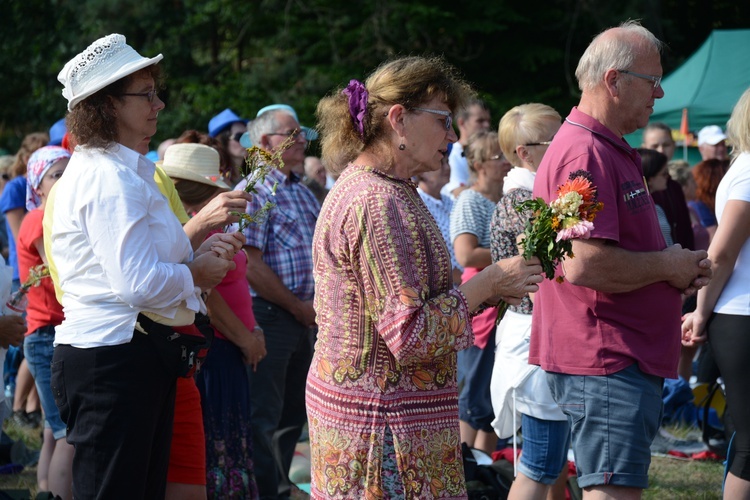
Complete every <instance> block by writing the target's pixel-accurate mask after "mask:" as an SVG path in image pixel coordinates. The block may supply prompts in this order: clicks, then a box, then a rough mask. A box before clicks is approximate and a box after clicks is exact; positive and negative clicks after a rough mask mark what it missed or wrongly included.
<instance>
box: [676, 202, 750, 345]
mask: <svg viewBox="0 0 750 500" xmlns="http://www.w3.org/2000/svg"><path fill="white" fill-rule="evenodd" d="M748 238H750V203H748V202H745V201H739V200H730V201H728V202H727V204H726V206H725V207H724V212H723V214H722V216H721V224H720V225H719V226H718V228H717V230H716V235H715V236H714V238H713V240H712V241H711V246H710V247H709V248H708V255H709V256H710V258H711V262H712V265H711V269H712V270H713V278H712V279H711V282H710V283H709V284H708V285H707V286H706V287H705V288H703V289H702V290H700V291H699V292H698V303H697V306H696V308H695V312H694V313H693V314H692V315H690V316H689V317H688V318H686V319H685V322H684V323H683V325H682V333H683V343H684V344H686V345H693V344H694V343H696V342H697V343H700V342H703V341H705V340H706V332H705V328H706V323H707V322H708V319H709V318H710V317H711V313H712V312H713V310H714V306H715V305H716V302H717V301H718V300H719V297H720V296H721V292H722V291H723V290H724V286H725V285H726V284H727V281H729V278H730V277H731V276H732V272H733V271H734V266H735V263H736V262H737V256H738V255H739V254H740V250H741V249H742V246H743V245H744V244H745V242H746V241H747V239H748Z"/></svg>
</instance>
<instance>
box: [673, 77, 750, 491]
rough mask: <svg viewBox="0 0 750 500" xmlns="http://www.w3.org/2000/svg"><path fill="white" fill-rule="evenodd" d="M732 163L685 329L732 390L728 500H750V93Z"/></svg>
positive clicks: (734, 120) (736, 115) (738, 116)
mask: <svg viewBox="0 0 750 500" xmlns="http://www.w3.org/2000/svg"><path fill="white" fill-rule="evenodd" d="M727 136H728V139H729V142H731V144H732V148H733V150H732V157H733V160H732V164H731V167H730V168H729V170H728V171H727V173H726V174H725V175H724V177H723V178H722V179H721V182H720V183H719V187H718V189H717V190H716V218H717V219H718V223H719V224H718V226H717V229H716V234H715V235H714V237H713V239H712V240H711V245H710V246H709V247H708V257H709V259H711V262H712V263H713V264H712V266H711V269H712V271H713V278H712V279H711V282H710V283H709V284H708V285H707V286H706V287H704V288H702V289H700V290H699V291H698V301H697V302H698V304H697V306H696V308H695V312H694V313H692V315H690V316H688V317H687V318H686V319H685V321H684V323H683V324H682V339H683V340H682V343H683V344H684V345H694V344H695V343H702V342H705V341H706V340H708V342H710V343H711V350H712V353H713V355H714V358H715V359H716V364H717V365H718V367H719V370H720V371H721V376H722V378H723V379H724V384H725V387H726V398H727V407H728V408H731V412H732V423H733V424H734V427H735V435H734V437H733V439H732V444H731V445H730V450H729V452H728V453H727V455H728V456H727V471H728V473H727V475H726V480H725V484H724V498H727V499H730V498H731V499H748V498H750V385H749V384H748V383H747V373H748V372H747V367H748V362H750V89H748V90H746V91H745V93H744V94H742V97H740V100H739V101H738V102H737V104H736V105H735V107H734V110H733V111H732V116H731V118H730V119H729V122H728V123H727Z"/></svg>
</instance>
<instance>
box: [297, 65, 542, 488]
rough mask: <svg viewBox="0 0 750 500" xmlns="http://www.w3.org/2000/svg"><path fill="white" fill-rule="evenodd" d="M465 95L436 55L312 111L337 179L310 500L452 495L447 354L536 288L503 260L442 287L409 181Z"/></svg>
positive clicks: (453, 432)
mask: <svg viewBox="0 0 750 500" xmlns="http://www.w3.org/2000/svg"><path fill="white" fill-rule="evenodd" d="M470 95H471V90H470V88H469V86H468V85H467V84H466V83H464V82H463V81H462V80H461V79H460V78H459V77H458V76H457V75H456V72H455V70H454V69H453V68H452V67H450V66H448V65H447V64H446V63H445V62H443V61H442V60H441V59H436V58H423V57H406V58H401V59H397V60H394V61H391V62H388V63H385V64H383V65H381V66H380V67H379V68H378V69H376V70H375V71H374V72H373V73H372V75H371V76H370V77H369V78H368V79H367V80H366V82H365V83H364V84H362V83H360V82H358V81H356V80H352V81H351V82H350V83H349V85H348V86H347V87H346V88H345V89H343V90H341V91H338V92H335V93H333V94H332V95H330V96H328V97H326V98H324V99H323V100H321V102H320V103H319V105H318V118H319V130H320V132H321V137H322V152H323V161H324V163H325V164H326V165H327V166H328V168H329V169H332V170H333V171H334V172H335V173H341V176H340V177H339V179H338V181H337V182H336V184H335V185H334V187H333V189H332V190H331V192H330V193H329V194H328V196H327V197H326V200H325V203H324V204H323V208H322V210H321V215H320V218H319V219H318V224H317V227H316V229H315V237H314V240H313V259H314V275H315V283H316V296H315V310H316V313H317V322H318V328H319V330H318V339H317V343H316V346H315V355H314V358H313V362H312V365H311V367H310V372H309V375H308V384H307V411H308V421H309V426H310V447H311V462H312V484H311V494H312V497H313V498H420V499H426V498H466V487H465V481H464V474H463V465H462V458H461V448H460V443H459V428H458V404H457V388H456V352H457V351H459V350H461V349H465V348H466V347H468V346H469V345H471V344H472V342H473V333H472V330H471V319H470V314H471V313H472V312H475V311H477V310H479V309H481V308H482V307H483V306H486V305H495V304H497V302H498V300H499V299H500V298H501V297H503V298H506V299H507V300H510V301H512V302H513V303H519V301H520V298H521V297H522V296H524V295H525V294H526V293H529V292H533V291H536V289H537V288H538V287H537V283H539V281H541V275H540V273H541V267H540V266H539V263H538V261H537V260H536V259H534V260H532V261H525V260H524V259H523V258H521V257H514V258H511V259H507V260H504V261H501V262H499V263H497V264H495V265H491V266H488V267H487V268H486V269H485V270H483V271H482V272H481V273H479V274H478V275H477V276H476V277H475V278H473V279H472V280H470V281H468V282H467V283H464V284H462V285H461V286H460V287H459V288H454V287H453V283H452V279H451V263H450V258H449V254H448V250H447V248H446V246H445V242H444V241H443V237H442V235H441V233H440V230H439V229H438V227H437V225H436V224H435V221H434V219H433V218H432V216H431V215H430V213H429V212H428V210H427V208H426V207H425V205H424V203H423V202H422V200H421V198H420V197H419V194H418V193H417V190H416V185H415V184H414V183H413V182H412V181H411V178H412V176H414V175H416V174H419V173H420V172H425V171H430V170H437V169H439V168H440V165H441V161H442V160H443V158H444V157H445V155H446V152H447V149H448V144H449V143H450V142H453V141H455V140H456V134H455V132H454V131H453V129H452V127H451V121H452V116H453V115H452V113H453V112H454V111H455V110H456V109H458V107H460V106H461V105H462V104H464V103H465V102H466V101H467V99H468V98H469V96H470Z"/></svg>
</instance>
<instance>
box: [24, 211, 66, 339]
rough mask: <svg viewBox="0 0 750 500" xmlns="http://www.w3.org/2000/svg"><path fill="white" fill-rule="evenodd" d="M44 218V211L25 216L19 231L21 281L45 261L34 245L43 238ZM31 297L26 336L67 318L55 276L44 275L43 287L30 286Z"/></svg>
mask: <svg viewBox="0 0 750 500" xmlns="http://www.w3.org/2000/svg"><path fill="white" fill-rule="evenodd" d="M42 217H44V211H43V210H39V209H37V210H32V211H31V212H29V213H27V214H26V217H24V218H23V222H22V223H21V229H20V230H19V231H18V244H17V245H16V250H17V251H18V275H19V277H20V279H21V283H23V282H25V281H26V280H27V279H28V278H29V269H31V268H32V267H34V266H38V265H39V264H42V263H43V262H42V257H41V256H40V255H39V252H38V251H37V249H36V247H35V246H34V241H35V240H36V239H38V238H41V237H42ZM27 298H28V299H29V305H28V306H27V308H26V324H27V325H28V329H27V330H26V335H30V334H32V333H34V332H35V331H36V330H38V329H39V328H41V327H43V326H47V325H55V326H57V325H59V324H60V323H62V321H63V319H64V318H65V317H64V316H63V309H62V306H61V305H60V303H59V302H58V301H57V298H55V289H54V287H53V285H52V279H51V278H44V279H42V282H41V284H40V285H39V286H32V287H31V288H29V293H28V294H27Z"/></svg>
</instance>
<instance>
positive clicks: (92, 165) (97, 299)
mask: <svg viewBox="0 0 750 500" xmlns="http://www.w3.org/2000/svg"><path fill="white" fill-rule="evenodd" d="M50 244H51V249H52V257H53V259H54V261H55V264H56V267H57V275H58V281H59V283H60V286H61V288H62V290H63V292H64V295H63V298H62V306H63V311H64V312H65V320H64V321H63V323H62V324H61V325H60V326H58V327H57V328H56V329H55V345H58V344H68V345H72V346H74V347H78V348H90V347H99V346H109V345H118V344H124V343H127V342H129V341H130V340H131V339H132V337H133V329H134V327H135V323H136V319H137V317H138V313H139V312H142V311H146V312H153V313H156V314H159V315H161V316H164V317H165V318H174V317H175V315H176V314H177V311H178V310H179V309H180V307H183V308H187V309H189V310H191V311H196V312H197V311H199V310H200V309H201V305H202V303H201V299H200V289H199V288H197V287H195V285H194V283H193V278H192V275H191V273H190V270H189V269H188V267H187V266H186V265H184V264H185V263H187V262H190V261H191V260H192V259H193V250H192V248H191V246H190V241H189V240H188V237H187V236H186V235H185V232H184V231H183V229H182V225H181V224H180V222H179V221H178V220H177V217H175V215H174V213H173V212H172V210H171V209H170V208H169V202H168V201H167V199H166V198H165V197H164V196H163V195H162V194H161V192H160V191H159V188H158V187H157V185H156V182H155V181H154V164H153V163H152V162H151V161H150V160H148V159H146V157H144V156H143V155H140V154H138V153H137V152H135V151H133V150H132V149H129V148H127V147H125V146H123V145H121V144H116V145H114V146H112V147H110V148H109V149H108V150H103V149H94V148H85V147H80V146H79V147H78V148H77V149H76V151H75V153H74V154H73V156H72V157H71V159H70V162H69V163H68V167H67V169H66V170H65V175H63V176H62V177H61V178H60V180H59V181H58V183H57V185H56V193H55V204H54V210H53V212H52V226H51V234H50Z"/></svg>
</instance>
